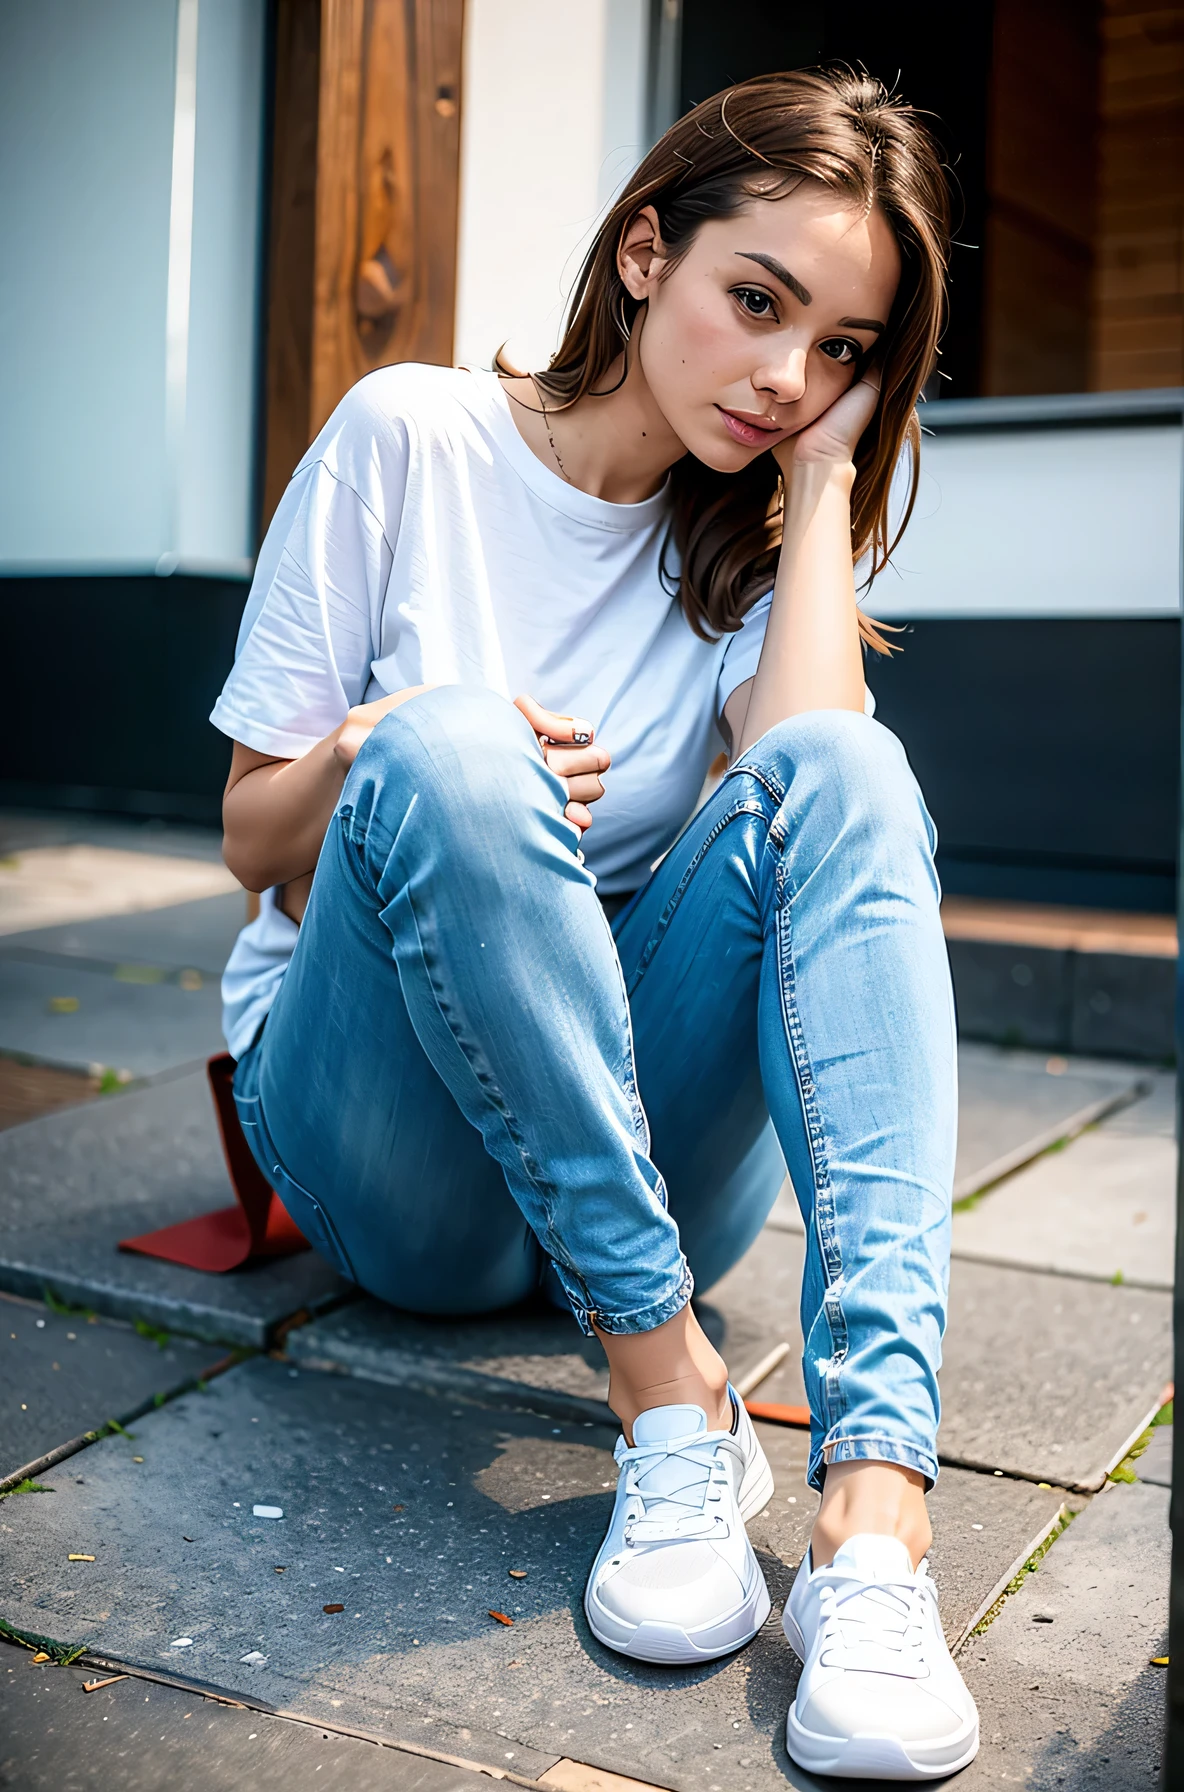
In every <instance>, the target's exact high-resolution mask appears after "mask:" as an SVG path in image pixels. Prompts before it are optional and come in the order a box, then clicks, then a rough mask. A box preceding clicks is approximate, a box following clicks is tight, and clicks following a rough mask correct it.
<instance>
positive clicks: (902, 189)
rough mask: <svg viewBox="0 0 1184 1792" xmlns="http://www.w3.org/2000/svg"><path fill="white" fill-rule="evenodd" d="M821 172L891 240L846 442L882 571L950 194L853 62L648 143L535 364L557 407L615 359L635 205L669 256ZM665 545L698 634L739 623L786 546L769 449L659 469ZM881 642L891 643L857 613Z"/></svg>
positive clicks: (932, 313)
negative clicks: (895, 250) (624, 256)
mask: <svg viewBox="0 0 1184 1792" xmlns="http://www.w3.org/2000/svg"><path fill="white" fill-rule="evenodd" d="M802 180H812V181H817V182H819V183H820V184H821V185H823V186H825V187H828V188H830V189H831V190H832V191H833V192H834V193H836V194H838V195H839V196H841V197H842V198H843V199H845V200H849V201H850V203H851V205H852V206H853V207H855V208H859V209H862V211H863V212H864V213H865V214H866V213H867V212H869V211H870V210H871V208H872V206H873V205H879V206H880V208H881V210H882V211H883V213H884V216H885V217H886V218H887V220H888V223H889V224H890V226H891V228H892V230H893V233H894V235H895V237H896V240H897V243H898V244H899V247H900V252H901V263H902V270H901V279H900V286H899V289H898V291H897V294H896V299H895V301H894V303H893V307H892V311H891V314H890V316H889V319H888V329H887V332H886V335H885V338H884V340H883V343H882V345H881V347H880V349H879V351H878V366H879V371H880V375H881V389H882V398H881V402H880V405H879V407H878V409H877V411H876V414H875V417H874V418H873V419H872V422H871V423H870V424H869V426H868V428H867V430H866V431H865V432H864V435H863V437H862V439H861V440H860V442H859V445H858V448H857V450H856V453H855V468H856V477H855V485H854V489H853V491H852V495H851V551H852V555H853V557H854V559H856V560H858V559H859V558H861V556H862V555H864V554H865V553H870V555H871V562H870V576H869V582H870V578H874V577H875V575H876V574H877V573H878V572H880V571H882V569H883V568H884V566H885V565H886V564H887V561H888V558H889V555H890V554H891V553H892V550H893V548H894V547H895V546H896V543H897V541H898V540H899V539H900V535H901V533H902V532H903V529H904V525H905V523H907V521H908V518H909V514H910V513H911V511H912V507H913V501H914V498H915V496H916V488H917V472H918V466H919V451H920V428H919V426H918V423H917V414H916V410H915V406H916V402H917V398H918V396H919V394H920V391H921V387H922V386H923V385H924V383H925V381H926V379H927V378H928V377H929V374H930V373H931V371H932V369H933V366H934V361H935V357H936V354H937V344H938V339H939V337H940V335H941V330H942V326H943V324H944V321H945V273H946V263H947V257H948V242H949V195H948V191H947V187H946V182H945V179H944V176H943V173H942V167H941V163H940V161H939V158H938V155H937V152H936V150H935V149H934V146H933V142H932V139H931V138H930V136H929V134H928V132H927V131H926V129H925V127H924V125H923V124H922V122H921V120H920V118H919V116H918V115H917V113H916V112H914V111H913V110H912V108H911V107H909V106H906V105H905V104H904V103H903V101H901V100H900V99H898V98H896V97H895V96H893V95H892V94H890V93H889V92H888V90H887V89H886V88H885V87H884V86H883V85H882V84H881V83H880V82H879V81H875V80H872V79H871V78H870V76H868V75H866V74H861V73H855V72H853V71H852V70H850V69H848V68H836V69H818V70H809V71H800V72H795V73H791V74H781V75H763V76H761V77H760V78H759V79H757V80H753V81H744V82H742V83H741V84H740V85H739V86H736V87H729V88H727V89H726V90H725V91H724V92H723V93H717V94H715V95H714V97H713V98H711V99H709V100H704V101H703V102H702V104H701V105H698V106H696V107H695V108H694V110H693V111H691V112H688V113H687V114H686V116H685V117H683V118H680V119H679V120H678V122H677V124H674V125H672V126H671V127H670V129H669V130H668V131H667V132H666V134H665V136H664V137H662V138H661V139H660V141H659V142H658V143H656V144H655V145H654V147H653V149H651V151H650V152H649V154H648V155H647V156H646V158H645V160H644V161H643V162H642V163H641V165H640V166H639V167H638V169H637V170H636V172H635V173H634V175H633V177H632V179H631V180H630V181H629V182H628V184H627V186H626V187H625V189H624V191H623V192H622V193H621V195H620V197H619V199H617V201H616V202H615V204H614V205H613V207H612V209H611V210H610V211H609V213H608V215H607V217H606V218H605V219H604V222H603V223H602V225H601V226H600V229H599V230H598V232H597V234H596V239H595V241H594V242H593V244H592V247H591V249H590V250H589V251H588V255H587V257H586V259H585V261H584V264H583V267H582V268H581V270H580V274H579V278H578V279H577V281H576V284H575V289H574V291H573V293H572V298H571V305H570V308H569V312H568V320H567V327H566V330H565V332H564V336H563V341H562V342H561V344H560V346H559V351H558V353H557V354H556V355H555V356H554V357H553V359H552V361H551V363H550V367H549V369H548V371H547V372H546V373H540V374H538V375H536V376H535V377H536V378H537V380H538V383H539V384H540V385H541V386H542V387H543V388H544V390H545V391H546V392H547V394H548V395H549V396H554V397H555V398H556V399H558V400H559V401H560V403H561V404H562V405H564V406H566V405H570V404H574V403H575V402H576V400H577V399H580V398H583V397H584V396H585V394H588V393H592V394H593V395H595V394H596V393H597V392H598V391H600V390H602V389H603V384H604V381H605V380H606V378H607V376H608V375H609V373H610V371H611V369H612V368H613V366H614V364H615V363H616V362H618V361H619V359H620V356H621V353H622V349H623V347H624V346H625V345H626V344H627V342H628V338H629V332H630V330H631V328H632V325H633V321H634V319H635V317H636V316H637V313H638V311H639V310H640V306H641V301H638V300H636V299H634V298H632V297H631V296H630V294H629V292H628V290H627V288H626V287H625V285H624V282H623V281H622V280H621V277H620V274H619V272H618V270H617V251H618V248H619V246H620V243H621V239H622V237H623V236H624V233H625V231H626V230H627V229H628V227H629V225H630V223H631V222H632V220H633V218H634V217H635V216H636V214H637V213H638V211H640V209H641V208H642V206H645V205H652V206H653V207H654V210H655V211H656V212H657V214H658V220H659V225H660V228H661V233H662V241H663V244H664V245H665V248H666V252H667V254H668V255H669V257H670V263H671V265H672V266H673V264H674V263H675V262H676V261H677V260H678V259H679V257H680V255H683V254H685V253H686V251H687V250H688V249H689V247H690V245H691V243H692V241H693V240H694V236H695V232H696V231H697V230H698V228H699V226H700V225H701V224H703V223H705V222H706V221H707V220H708V219H712V218H727V217H731V216H733V215H734V214H735V213H737V212H738V211H739V210H740V209H741V208H742V207H743V206H744V205H746V204H748V203H749V202H750V201H751V200H753V199H779V198H781V197H783V196H784V195H785V194H786V193H788V192H790V191H792V189H793V188H794V187H795V186H796V185H797V184H798V183H799V182H800V181H802ZM906 443H907V444H908V447H909V450H910V459H911V466H912V480H911V484H910V489H909V495H908V502H907V506H906V510H905V516H904V522H902V524H901V526H900V529H899V530H898V531H897V533H896V535H895V537H892V538H891V539H890V525H889V520H888V497H889V490H890V487H891V484H892V477H893V473H894V471H895V469H896V465H897V462H898V460H899V459H900V455H901V452H902V450H903V448H904V447H905V444H906ZM670 485H671V495H672V501H673V510H672V519H671V545H672V546H673V547H674V549H675V551H676V553H677V556H678V561H679V567H680V571H679V581H678V592H679V597H680V600H681V602H682V607H683V611H684V613H685V615H686V618H687V621H688V622H689V623H690V625H691V627H692V628H693V629H694V631H695V633H696V634H698V635H701V636H703V637H705V638H708V639H709V638H711V637H712V636H713V635H718V634H721V633H728V632H731V631H733V630H735V629H737V628H738V627H739V626H740V622H741V620H742V618H743V616H744V614H745V612H746V611H747V610H748V609H749V608H750V607H751V606H752V604H753V603H754V602H755V601H756V599H757V598H758V597H760V596H762V595H763V594H764V593H765V592H766V591H768V589H769V587H770V586H771V584H772V583H773V578H774V575H775V572H776V568H777V557H778V554H779V552H780V548H781V517H782V491H781V476H780V473H779V471H778V468H777V464H776V462H775V461H774V459H773V457H772V455H771V454H762V455H760V456H759V457H758V458H757V459H756V460H754V461H753V462H752V463H751V464H750V465H749V466H748V467H747V468H746V469H745V470H744V471H743V472H741V473H717V472H714V471H713V470H712V469H711V468H710V467H706V466H704V465H703V463H702V462H701V461H699V460H696V459H695V458H694V456H693V455H690V454H688V455H686V456H685V457H684V458H683V459H682V460H680V461H679V462H678V463H677V464H676V465H675V466H674V468H673V469H672V471H671V475H670ZM859 626H860V633H861V635H862V636H863V639H864V641H865V642H867V644H868V645H869V646H871V647H874V648H875V649H876V650H877V651H878V652H881V653H885V652H888V651H889V650H890V649H889V644H888V643H887V642H886V641H885V640H884V637H883V636H882V635H881V634H880V633H879V631H878V629H877V628H876V625H875V624H874V623H873V622H871V621H869V620H868V619H867V618H866V617H864V616H863V615H861V616H860V619H859Z"/></svg>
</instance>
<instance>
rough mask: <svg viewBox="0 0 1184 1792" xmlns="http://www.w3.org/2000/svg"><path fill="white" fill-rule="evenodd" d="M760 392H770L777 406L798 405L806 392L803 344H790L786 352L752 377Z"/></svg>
mask: <svg viewBox="0 0 1184 1792" xmlns="http://www.w3.org/2000/svg"><path fill="white" fill-rule="evenodd" d="M752 383H753V385H754V386H756V388H757V389H758V391H763V392H769V393H770V394H771V395H772V398H773V402H774V403H775V404H796V403H797V401H798V399H799V398H801V397H802V396H803V395H804V393H805V390H806V350H805V347H804V345H803V344H801V343H793V342H791V343H789V344H787V346H786V348H785V352H784V353H783V354H781V355H779V356H778V358H777V359H776V360H775V361H770V362H769V363H768V365H767V366H765V367H761V368H759V369H758V370H757V372H756V373H754V374H753V376H752Z"/></svg>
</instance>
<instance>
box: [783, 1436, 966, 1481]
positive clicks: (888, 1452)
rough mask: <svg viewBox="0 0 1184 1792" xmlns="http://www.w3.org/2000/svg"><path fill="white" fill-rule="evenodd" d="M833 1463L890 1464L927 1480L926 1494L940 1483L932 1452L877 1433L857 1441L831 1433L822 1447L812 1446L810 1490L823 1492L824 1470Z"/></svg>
mask: <svg viewBox="0 0 1184 1792" xmlns="http://www.w3.org/2000/svg"><path fill="white" fill-rule="evenodd" d="M832 1462H891V1463H894V1464H896V1466H897V1467H899V1468H911V1469H915V1470H916V1472H917V1473H918V1474H919V1475H924V1477H925V1491H926V1493H928V1492H929V1489H930V1488H931V1487H932V1486H933V1484H934V1482H935V1481H936V1480H937V1457H936V1456H934V1455H933V1454H932V1453H931V1452H930V1451H929V1450H920V1449H918V1448H917V1446H916V1444H910V1443H906V1442H905V1441H904V1440H903V1439H902V1438H899V1437H888V1436H886V1435H884V1434H882V1433H879V1432H875V1431H869V1432H867V1433H865V1434H864V1435H862V1436H857V1437H853V1436H850V1435H845V1434H844V1433H842V1432H838V1433H832V1434H831V1436H830V1437H827V1438H824V1439H823V1441H822V1442H821V1443H820V1444H815V1445H813V1447H812V1448H811V1451H810V1465H809V1467H808V1469H807V1470H806V1480H807V1481H808V1483H809V1484H810V1486H811V1487H814V1488H817V1489H818V1490H821V1488H822V1480H823V1477H822V1470H823V1468H824V1467H826V1466H828V1465H829V1464H830V1463H832Z"/></svg>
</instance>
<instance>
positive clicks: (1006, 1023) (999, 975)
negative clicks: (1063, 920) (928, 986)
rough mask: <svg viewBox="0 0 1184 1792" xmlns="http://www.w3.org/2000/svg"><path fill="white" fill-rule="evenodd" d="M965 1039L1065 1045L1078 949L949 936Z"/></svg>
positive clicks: (1050, 1046) (1047, 1047) (1046, 1046)
mask: <svg viewBox="0 0 1184 1792" xmlns="http://www.w3.org/2000/svg"><path fill="white" fill-rule="evenodd" d="M948 948H949V954H950V973H951V976H952V977H953V980H954V997H955V1001H956V1004H957V1009H958V1034H959V1037H960V1038H962V1039H990V1040H993V1041H994V1042H995V1043H996V1044H998V1045H1017V1046H1018V1045H1027V1046H1032V1047H1041V1048H1043V1049H1045V1050H1052V1049H1053V1048H1054V1047H1055V1048H1057V1049H1059V1050H1062V1051H1063V1050H1064V1049H1065V1047H1066V1045H1067V1043H1068V1038H1069V1018H1070V1012H1071V1008H1072V1001H1073V953H1071V952H1060V951H1050V950H1048V949H1046V948H1043V947H1032V946H1004V945H1000V944H999V943H998V942H997V941H995V940H950V941H949V942H948Z"/></svg>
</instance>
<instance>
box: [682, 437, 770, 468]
mask: <svg viewBox="0 0 1184 1792" xmlns="http://www.w3.org/2000/svg"><path fill="white" fill-rule="evenodd" d="M681 440H682V441H683V442H684V443H685V445H686V449H687V452H688V453H689V454H693V455H694V457H695V459H696V460H699V461H702V462H703V465H704V466H705V467H710V468H711V470H712V472H713V473H743V472H744V470H745V468H746V467H750V466H751V465H752V463H753V461H754V460H759V459H760V457H761V455H762V454H768V452H769V450H768V449H767V448H745V447H744V446H743V444H742V443H740V442H734V441H733V440H732V438H731V436H725V437H724V439H723V441H722V442H721V440H720V438H719V436H718V434H716V432H715V431H711V432H710V433H708V432H707V431H704V432H703V434H702V435H699V436H697V435H696V433H693V432H689V431H688V434H687V435H685V436H683V437H681Z"/></svg>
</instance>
